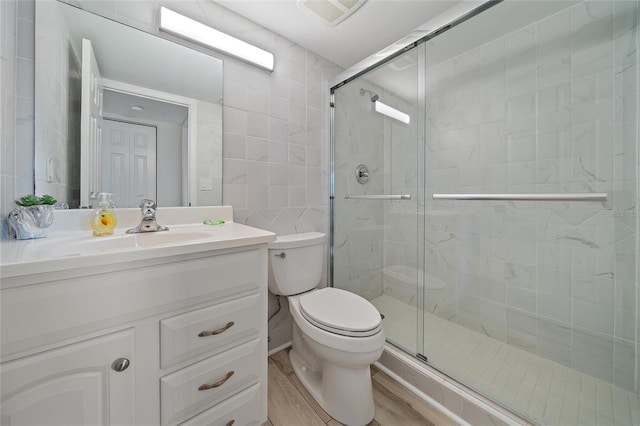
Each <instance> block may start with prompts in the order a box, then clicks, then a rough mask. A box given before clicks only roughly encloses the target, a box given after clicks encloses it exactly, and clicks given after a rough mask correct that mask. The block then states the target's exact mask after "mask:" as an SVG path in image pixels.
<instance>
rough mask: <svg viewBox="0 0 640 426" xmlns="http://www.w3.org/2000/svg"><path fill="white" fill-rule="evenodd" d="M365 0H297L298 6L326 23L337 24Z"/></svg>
mask: <svg viewBox="0 0 640 426" xmlns="http://www.w3.org/2000/svg"><path fill="white" fill-rule="evenodd" d="M365 1H367V0H298V2H297V3H298V7H299V8H300V9H301V10H303V11H304V12H305V13H308V14H309V15H311V16H313V17H315V18H316V19H318V20H320V21H321V22H322V23H324V24H326V25H331V26H333V25H337V24H339V23H340V22H342V21H344V20H345V19H347V18H348V17H349V15H351V14H352V13H353V12H355V11H356V10H358V8H359V7H360V6H362V4H363V3H364V2H365Z"/></svg>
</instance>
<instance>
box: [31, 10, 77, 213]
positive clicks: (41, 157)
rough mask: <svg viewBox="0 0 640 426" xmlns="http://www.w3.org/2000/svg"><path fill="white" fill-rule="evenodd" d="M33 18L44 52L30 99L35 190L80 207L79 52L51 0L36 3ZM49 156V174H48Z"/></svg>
mask: <svg viewBox="0 0 640 426" xmlns="http://www.w3.org/2000/svg"><path fill="white" fill-rule="evenodd" d="M36 20H37V21H38V26H37V29H36V32H35V37H36V43H38V45H39V46H42V48H41V49H39V50H38V51H39V52H40V54H42V55H43V56H42V57H39V62H38V65H37V66H36V67H35V71H34V76H35V77H34V90H35V92H34V93H38V94H39V95H40V96H38V97H37V99H34V100H35V102H34V116H38V115H39V116H41V117H42V121H40V120H39V123H38V126H36V128H34V129H35V130H34V132H35V138H34V140H35V152H34V164H35V187H36V190H35V191H36V193H37V194H38V195H42V194H50V195H52V196H53V197H54V198H56V199H58V200H60V201H63V202H66V203H68V204H69V205H70V206H72V207H73V206H78V205H80V187H79V183H80V180H79V176H80V133H79V129H80V110H79V108H78V103H79V100H80V97H81V86H82V83H81V81H80V76H81V74H82V72H81V69H82V63H81V61H82V59H81V58H80V55H81V52H74V51H73V49H72V48H71V43H70V42H69V41H70V36H69V29H68V27H67V24H66V21H65V19H64V17H63V16H62V12H61V11H60V10H59V9H58V8H57V7H56V4H55V2H47V1H44V2H40V4H38V7H37V8H36ZM52 34H53V36H52ZM40 111H43V112H44V111H46V112H47V113H43V114H39V112H40ZM48 161H49V162H51V164H52V172H53V174H52V176H51V179H49V177H48V176H46V171H47V162H48Z"/></svg>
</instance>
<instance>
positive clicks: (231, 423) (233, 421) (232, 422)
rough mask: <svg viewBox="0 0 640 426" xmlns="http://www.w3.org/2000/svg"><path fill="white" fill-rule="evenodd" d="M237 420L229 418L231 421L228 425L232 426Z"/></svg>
mask: <svg viewBox="0 0 640 426" xmlns="http://www.w3.org/2000/svg"><path fill="white" fill-rule="evenodd" d="M235 422H236V421H235V419H233V420H229V421H228V422H227V426H231V425H233V424H234V423H235Z"/></svg>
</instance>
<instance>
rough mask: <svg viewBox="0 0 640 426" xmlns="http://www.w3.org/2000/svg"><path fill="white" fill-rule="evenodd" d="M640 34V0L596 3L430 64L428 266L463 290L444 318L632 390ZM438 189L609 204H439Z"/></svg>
mask: <svg viewBox="0 0 640 426" xmlns="http://www.w3.org/2000/svg"><path fill="white" fill-rule="evenodd" d="M637 34H638V2H637V1H587V2H582V3H579V4H578V5H575V6H573V7H571V8H569V9H565V10H563V11H561V12H559V13H556V14H554V15H551V16H550V17H548V18H545V19H543V20H541V21H538V22H535V23H534V24H531V25H529V26H527V27H524V28H521V29H519V30H517V31H514V32H511V33H509V34H506V35H505V36H503V37H500V38H498V39H495V40H493V41H491V42H488V43H486V44H484V45H482V46H478V47H476V48H474V49H472V50H470V51H467V52H466V53H464V54H461V55H459V56H457V57H455V58H452V59H449V60H446V61H445V62H442V63H439V64H429V63H428V64H427V86H428V87H427V91H428V93H429V94H430V95H429V96H427V154H426V164H427V168H426V185H427V200H428V201H427V205H426V222H425V223H426V228H427V231H426V256H425V258H426V270H427V272H428V273H431V274H433V275H435V276H437V277H438V278H439V279H441V280H442V281H444V282H445V283H446V284H447V297H446V300H447V303H440V304H438V305H437V307H435V308H434V309H433V312H434V313H436V314H437V315H440V316H442V317H445V318H448V319H451V320H453V321H456V322H458V323H460V324H463V325H465V326H467V327H469V328H472V329H475V330H477V331H478V332H481V333H485V334H487V335H489V336H491V337H494V338H496V339H499V340H503V341H506V342H507V343H510V344H512V345H515V346H517V347H520V348H522V349H525V350H527V351H530V352H533V353H537V354H539V355H542V356H544V357H546V358H549V359H552V360H554V361H557V362H559V363H562V364H565V365H568V366H571V367H573V368H576V369H578V370H581V371H584V372H586V373H588V374H591V375H593V376H595V377H597V378H600V379H603V380H606V381H609V382H611V383H615V384H616V385H619V386H621V387H623V388H625V389H629V390H636V389H637V386H636V379H635V378H636V371H637V368H636V359H637V356H636V354H637V352H638V347H637V345H636V343H637V337H636V330H637V328H638V324H637V323H636V312H637V301H636V294H637V290H638V289H637V286H638V280H637V275H636V274H637V261H638V252H637V246H636V244H637V230H638V222H637V221H638V218H637V216H638V214H637V205H638V204H637V202H638V142H637V140H638V137H637V135H638V119H637V117H638V110H637V101H638V60H637V57H638V51H637V46H638V35H637ZM445 36H446V34H445ZM437 39H438V38H436V39H434V41H433V42H429V43H435V42H437ZM430 46H433V44H427V62H428V58H429V49H430ZM438 192H439V193H448V192H466V193H536V192H538V193H545V192H607V193H608V194H609V198H608V201H607V202H606V203H584V202H580V203H578V202H575V203H562V202H557V203H556V202H545V203H542V202H539V203H535V202H460V201H457V202H455V201H454V202H434V201H433V200H430V196H431V194H433V193H438ZM426 352H427V353H428V348H426Z"/></svg>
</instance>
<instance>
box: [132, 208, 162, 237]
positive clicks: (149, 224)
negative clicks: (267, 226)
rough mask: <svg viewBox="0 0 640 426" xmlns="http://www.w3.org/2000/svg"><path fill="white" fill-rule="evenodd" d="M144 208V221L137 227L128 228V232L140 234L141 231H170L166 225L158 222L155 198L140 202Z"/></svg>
mask: <svg viewBox="0 0 640 426" xmlns="http://www.w3.org/2000/svg"><path fill="white" fill-rule="evenodd" d="M140 209H141V210H142V221H141V222H140V225H138V226H136V227H135V228H131V229H127V234H139V233H141V232H157V231H168V230H169V228H167V227H166V226H162V225H158V224H157V223H156V202H155V201H153V200H142V202H141V203H140Z"/></svg>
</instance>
